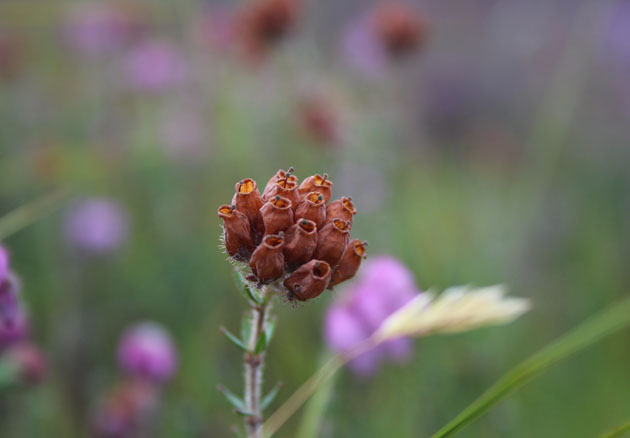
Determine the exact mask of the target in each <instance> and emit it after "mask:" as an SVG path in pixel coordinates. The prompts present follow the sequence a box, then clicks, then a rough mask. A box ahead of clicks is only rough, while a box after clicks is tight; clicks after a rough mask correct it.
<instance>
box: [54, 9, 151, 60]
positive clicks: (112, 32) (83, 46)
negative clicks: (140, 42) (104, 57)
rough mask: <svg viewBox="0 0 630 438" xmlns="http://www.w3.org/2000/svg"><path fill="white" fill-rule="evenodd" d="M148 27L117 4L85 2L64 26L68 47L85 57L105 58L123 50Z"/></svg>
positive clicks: (75, 10) (69, 15)
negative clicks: (98, 56) (102, 56)
mask: <svg viewBox="0 0 630 438" xmlns="http://www.w3.org/2000/svg"><path fill="white" fill-rule="evenodd" d="M143 27H144V25H143V23H142V22H140V20H139V19H138V17H136V16H134V15H133V14H130V13H129V11H128V10H125V9H123V8H122V7H121V6H120V5H119V4H116V3H113V2H106V1H101V2H95V3H83V4H80V5H77V6H75V7H74V8H73V9H72V10H71V11H70V13H69V14H68V17H67V18H66V21H65V23H64V28H63V35H64V39H65V41H66V43H67V45H68V46H69V47H70V48H72V49H74V50H75V51H77V52H79V53H81V54H84V55H101V54H105V53H111V52H114V51H116V50H120V49H121V48H123V47H124V46H125V45H127V44H128V43H129V42H130V41H131V40H132V39H133V38H134V37H135V36H136V35H137V34H139V33H140V32H141V31H142V28H143Z"/></svg>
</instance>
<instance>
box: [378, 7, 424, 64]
mask: <svg viewBox="0 0 630 438" xmlns="http://www.w3.org/2000/svg"><path fill="white" fill-rule="evenodd" d="M374 26H375V31H376V34H377V36H378V37H379V38H380V40H381V42H382V44H383V46H384V47H385V50H387V53H388V55H389V56H390V57H391V58H394V59H398V58H401V57H403V56H405V55H407V54H409V53H410V52H412V51H414V50H415V49H417V48H418V47H419V46H421V45H422V43H423V42H424V39H425V36H426V31H427V26H426V24H425V22H424V19H423V17H422V16H420V15H419V14H418V13H416V12H415V11H413V10H412V9H411V8H409V7H408V6H407V5H405V4H404V3H400V2H396V1H392V2H388V3H384V4H382V5H381V6H380V7H379V8H378V9H376V11H375V14H374Z"/></svg>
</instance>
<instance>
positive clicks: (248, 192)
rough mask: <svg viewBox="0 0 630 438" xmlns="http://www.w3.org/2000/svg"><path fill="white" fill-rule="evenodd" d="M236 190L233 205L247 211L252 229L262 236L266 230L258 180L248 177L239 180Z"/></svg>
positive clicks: (244, 211)
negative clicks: (261, 210) (261, 211)
mask: <svg viewBox="0 0 630 438" xmlns="http://www.w3.org/2000/svg"><path fill="white" fill-rule="evenodd" d="M234 190H235V192H236V193H234V198H233V199H232V205H236V209H237V210H238V211H240V212H242V213H245V215H246V216H247V219H249V224H250V225H251V226H252V230H253V231H255V232H256V233H257V234H258V235H261V236H262V233H263V232H264V230H265V226H264V225H263V221H262V216H261V215H260V208H261V207H262V206H263V200H262V198H261V197H260V193H259V192H258V185H257V184H256V181H254V180H253V179H251V178H246V179H244V180H242V181H239V182H237V183H236V186H235V187H234Z"/></svg>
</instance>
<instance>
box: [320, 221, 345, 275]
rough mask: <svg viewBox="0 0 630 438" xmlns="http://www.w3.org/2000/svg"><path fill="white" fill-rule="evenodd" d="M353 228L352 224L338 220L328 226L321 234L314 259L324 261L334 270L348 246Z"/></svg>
mask: <svg viewBox="0 0 630 438" xmlns="http://www.w3.org/2000/svg"><path fill="white" fill-rule="evenodd" d="M351 226H352V224H351V223H350V222H348V221H344V220H342V219H338V218H334V219H333V220H332V222H330V223H328V224H326V225H325V226H324V228H322V230H321V231H320V232H319V241H318V242H317V249H316V250H315V254H314V255H313V258H314V259H317V260H323V261H325V262H327V263H328V264H329V265H330V266H331V267H333V268H334V267H336V266H337V265H338V264H339V262H340V261H341V258H342V257H343V255H344V253H345V251H346V247H347V246H348V241H349V240H350V228H351Z"/></svg>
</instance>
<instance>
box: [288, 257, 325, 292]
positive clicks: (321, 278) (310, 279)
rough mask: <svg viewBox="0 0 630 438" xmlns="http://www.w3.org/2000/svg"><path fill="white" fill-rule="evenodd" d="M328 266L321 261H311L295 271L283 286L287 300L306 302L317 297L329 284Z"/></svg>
mask: <svg viewBox="0 0 630 438" xmlns="http://www.w3.org/2000/svg"><path fill="white" fill-rule="evenodd" d="M330 276H331V269H330V265H328V263H326V262H325V261H323V260H311V261H310V262H308V263H306V264H304V265H302V266H300V267H299V268H298V269H296V270H295V271H294V272H293V273H292V274H291V275H290V276H289V277H288V278H287V279H286V280H284V286H285V287H286V288H287V289H288V290H289V298H292V299H296V300H300V301H306V300H310V299H311V298H315V297H317V296H319V295H320V294H321V293H322V292H323V291H324V289H326V287H327V286H328V283H329V282H330Z"/></svg>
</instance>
